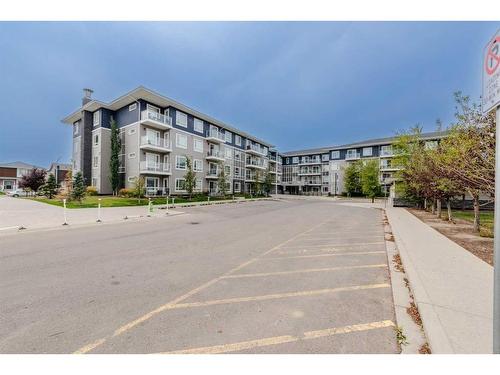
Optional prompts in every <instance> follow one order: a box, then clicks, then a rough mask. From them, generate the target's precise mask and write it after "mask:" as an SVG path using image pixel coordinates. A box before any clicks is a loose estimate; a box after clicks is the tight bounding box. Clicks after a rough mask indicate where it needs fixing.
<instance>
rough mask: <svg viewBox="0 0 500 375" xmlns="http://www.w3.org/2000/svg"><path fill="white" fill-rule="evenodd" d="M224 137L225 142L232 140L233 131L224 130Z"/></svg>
mask: <svg viewBox="0 0 500 375" xmlns="http://www.w3.org/2000/svg"><path fill="white" fill-rule="evenodd" d="M224 139H225V140H226V143H231V142H232V141H233V133H231V132H230V131H227V130H226V131H225V132H224Z"/></svg>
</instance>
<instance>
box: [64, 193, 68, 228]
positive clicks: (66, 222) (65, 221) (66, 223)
mask: <svg viewBox="0 0 500 375" xmlns="http://www.w3.org/2000/svg"><path fill="white" fill-rule="evenodd" d="M63 207H64V208H63V213H64V223H63V225H68V221H67V220H66V199H63Z"/></svg>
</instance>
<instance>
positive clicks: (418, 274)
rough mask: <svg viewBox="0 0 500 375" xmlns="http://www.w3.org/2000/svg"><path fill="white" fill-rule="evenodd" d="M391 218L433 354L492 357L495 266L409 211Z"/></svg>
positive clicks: (398, 210)
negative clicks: (481, 354) (473, 354)
mask: <svg viewBox="0 0 500 375" xmlns="http://www.w3.org/2000/svg"><path fill="white" fill-rule="evenodd" d="M386 212H387V217H388V219H389V222H390V224H391V227H392V231H393V234H394V236H395V239H396V244H397V246H398V249H399V252H400V255H401V258H402V261H403V265H404V267H405V270H406V273H407V274H408V278H409V280H410V284H411V286H412V288H413V291H414V296H415V300H416V303H417V305H418V309H419V311H420V315H421V317H422V320H423V322H424V328H425V333H426V336H427V339H428V340H429V344H430V346H431V349H432V352H433V353H491V352H492V341H493V338H492V324H493V323H492V315H493V313H492V311H493V267H491V266H490V265H488V264H487V263H485V262H483V261H482V260H480V259H479V258H477V257H476V256H474V255H472V254H471V253H469V252H468V251H467V250H465V249H464V248H462V247H461V246H459V245H457V244H456V243H455V242H453V241H451V240H449V239H448V238H447V237H445V236H443V235H442V234H440V233H439V232H437V231H435V230H434V229H432V228H431V227H429V226H428V225H427V224H425V223H423V222H422V221H420V220H419V219H418V218H416V217H415V216H413V215H412V214H410V213H409V212H408V211H406V210H405V209H403V208H388V209H387V210H386Z"/></svg>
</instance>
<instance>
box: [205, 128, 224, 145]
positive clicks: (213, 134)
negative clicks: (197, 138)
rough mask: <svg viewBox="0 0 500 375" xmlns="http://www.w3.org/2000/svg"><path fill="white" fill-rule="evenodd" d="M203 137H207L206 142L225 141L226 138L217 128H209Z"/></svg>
mask: <svg viewBox="0 0 500 375" xmlns="http://www.w3.org/2000/svg"><path fill="white" fill-rule="evenodd" d="M205 137H206V138H207V141H208V142H212V143H225V142H226V138H225V137H224V135H223V134H222V133H221V132H220V131H218V130H217V129H209V130H208V131H207V132H206V133H205Z"/></svg>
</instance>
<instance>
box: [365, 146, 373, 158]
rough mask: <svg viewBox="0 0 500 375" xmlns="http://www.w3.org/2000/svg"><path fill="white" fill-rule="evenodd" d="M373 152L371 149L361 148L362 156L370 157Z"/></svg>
mask: <svg viewBox="0 0 500 375" xmlns="http://www.w3.org/2000/svg"><path fill="white" fill-rule="evenodd" d="M372 155H373V151H372V148H371V147H364V148H363V156H372Z"/></svg>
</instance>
